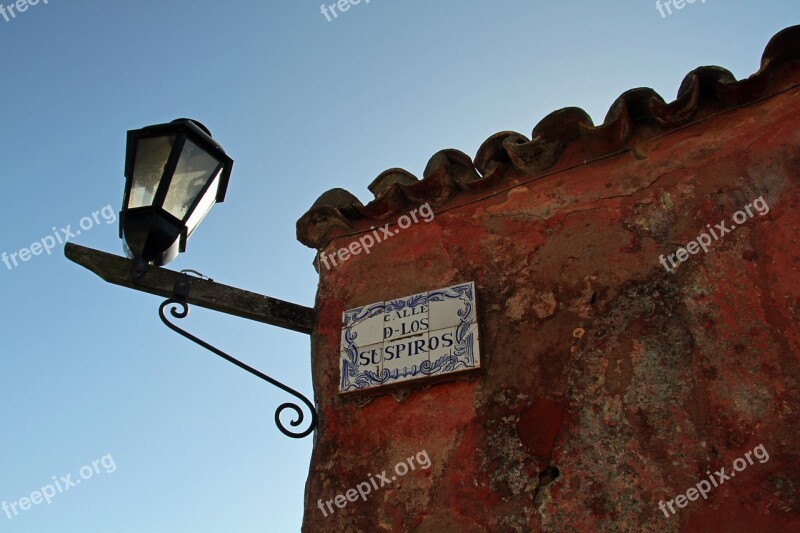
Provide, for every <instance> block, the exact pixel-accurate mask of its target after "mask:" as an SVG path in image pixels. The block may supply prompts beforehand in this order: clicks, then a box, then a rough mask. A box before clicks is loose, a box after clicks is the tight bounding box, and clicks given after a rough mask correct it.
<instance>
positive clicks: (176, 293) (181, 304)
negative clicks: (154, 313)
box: [158, 272, 319, 439]
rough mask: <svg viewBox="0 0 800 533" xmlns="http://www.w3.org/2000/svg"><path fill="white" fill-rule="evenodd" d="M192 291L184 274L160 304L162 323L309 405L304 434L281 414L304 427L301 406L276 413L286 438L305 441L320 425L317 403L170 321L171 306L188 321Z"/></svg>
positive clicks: (280, 408)
mask: <svg viewBox="0 0 800 533" xmlns="http://www.w3.org/2000/svg"><path fill="white" fill-rule="evenodd" d="M191 289H192V277H191V276H189V275H188V274H187V273H185V272H184V273H182V274H181V277H180V279H178V280H177V281H176V282H175V286H174V288H173V291H172V297H170V298H168V299H166V300H165V301H164V302H163V303H162V304H161V306H160V307H159V308H158V315H159V317H161V321H162V322H163V323H164V324H165V325H166V326H167V327H168V328H169V329H171V330H172V331H174V332H176V333H178V334H179V335H181V336H182V337H185V338H187V339H189V340H190V341H192V342H194V343H195V344H198V345H200V346H202V347H203V348H205V349H206V350H208V351H210V352H212V353H214V354H216V355H218V356H220V357H222V358H223V359H225V360H226V361H228V362H230V363H233V364H234V365H236V366H238V367H239V368H241V369H243V370H247V371H248V372H250V373H251V374H253V375H254V376H257V377H259V378H261V379H263V380H264V381H266V382H268V383H271V384H272V385H274V386H276V387H278V388H279V389H281V390H283V391H286V392H288V393H289V394H291V395H292V396H294V397H296V398H298V399H299V400H301V401H302V402H303V403H304V404H305V405H306V407H307V408H308V410H309V412H310V413H311V423H310V424H309V426H308V428H307V429H305V430H303V431H297V432H296V431H292V430H291V429H288V428H287V427H286V426H284V424H283V421H282V420H281V414H282V413H283V411H285V410H286V409H291V410H293V411H294V412H295V413H296V414H297V418H295V419H294V420H292V421H291V422H290V423H289V424H290V425H291V426H292V427H294V428H296V427H298V426H300V425H301V424H303V421H304V420H305V414H304V413H303V410H302V409H301V408H300V406H299V405H298V404H296V403H292V402H286V403H282V404H281V405H279V406H278V408H277V409H276V410H275V425H277V426H278V429H279V430H281V432H282V433H283V434H284V435H286V436H287V437H292V438H293V439H302V438H303V437H306V436H308V435H309V434H310V433H311V432H312V431H314V429H316V427H317V422H318V421H319V418H318V416H317V410H316V409H315V407H314V404H312V403H311V401H309V399H308V398H306V397H305V396H304V395H303V394H301V393H299V392H298V391H296V390H294V389H293V388H291V387H288V386H287V385H284V384H283V383H281V382H280V381H278V380H276V379H273V378H271V377H269V376H268V375H266V374H264V373H263V372H261V371H259V370H256V369H255V368H253V367H251V366H249V365H247V364H245V363H243V362H241V361H239V360H238V359H236V358H234V357H231V356H230V355H228V354H227V353H225V352H223V351H222V350H220V349H219V348H216V347H214V346H212V345H210V344H208V343H207V342H205V341H203V340H201V339H199V338H197V337H195V336H194V335H192V334H191V333H189V332H187V331H185V330H183V329H181V328H180V327H178V326H176V325H175V324H173V323H172V322H170V321H169V319H168V318H167V316H166V314H165V312H164V311H165V309H166V308H167V307H170V306H171V307H170V309H169V313H170V315H172V317H173V318H176V319H179V320H180V319H184V318H186V317H187V316H188V315H189V304H188V299H189V292H190V291H191Z"/></svg>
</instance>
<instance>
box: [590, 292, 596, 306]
mask: <svg viewBox="0 0 800 533" xmlns="http://www.w3.org/2000/svg"><path fill="white" fill-rule="evenodd" d="M596 301H597V291H594V292H593V293H592V299H591V300H589V303H590V304H592V305H594V303H595V302H596Z"/></svg>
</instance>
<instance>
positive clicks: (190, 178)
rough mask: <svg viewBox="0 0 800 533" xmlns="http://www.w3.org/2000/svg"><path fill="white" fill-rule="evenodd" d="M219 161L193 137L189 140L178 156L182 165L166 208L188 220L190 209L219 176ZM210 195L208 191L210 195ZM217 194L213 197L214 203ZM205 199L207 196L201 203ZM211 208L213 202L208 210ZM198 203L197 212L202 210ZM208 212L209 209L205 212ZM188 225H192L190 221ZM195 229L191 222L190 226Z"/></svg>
mask: <svg viewBox="0 0 800 533" xmlns="http://www.w3.org/2000/svg"><path fill="white" fill-rule="evenodd" d="M218 167H219V161H218V160H217V159H216V158H214V157H213V156H211V155H209V154H208V152H206V151H205V150H203V149H202V148H200V147H199V146H197V145H196V144H195V143H194V142H192V141H191V140H190V139H186V143H185V144H184V146H183V151H182V152H181V156H180V158H179V159H178V166H177V168H176V169H175V174H174V175H173V176H172V182H171V183H170V185H169V191H168V192H167V197H166V198H165V200H164V209H165V210H166V211H167V212H168V213H170V214H171V215H173V216H175V217H176V218H178V219H179V220H184V219H185V218H186V215H187V214H188V213H189V209H191V207H192V206H193V205H194V204H195V202H196V201H197V199H198V198H199V196H200V195H201V193H202V191H203V189H204V188H205V186H206V185H207V184H208V182H209V180H210V179H212V178H214V177H216V174H217V173H216V172H215V171H216V170H217V168H218ZM206 196H208V194H206ZM215 198H216V193H215V194H214V195H212V196H211V203H212V204H213V201H214V199H215ZM204 202H205V197H204V198H203V200H202V201H201V203H204ZM210 207H211V205H209V206H208V207H206V208H205V211H208V209H209V208H210ZM200 210H201V206H199V205H198V207H197V209H196V211H200ZM203 215H205V212H203V213H202V214H201V217H200V218H201V219H202V216H203ZM187 225H188V224H187ZM188 226H189V229H190V230H191V225H188Z"/></svg>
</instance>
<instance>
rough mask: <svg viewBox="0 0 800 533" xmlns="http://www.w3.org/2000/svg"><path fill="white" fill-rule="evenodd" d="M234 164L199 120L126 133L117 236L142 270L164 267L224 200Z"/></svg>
mask: <svg viewBox="0 0 800 533" xmlns="http://www.w3.org/2000/svg"><path fill="white" fill-rule="evenodd" d="M232 167H233V160H232V159H231V158H230V157H228V156H227V155H225V151H224V150H223V149H222V147H221V146H220V145H219V144H217V143H216V142H215V141H214V139H212V138H211V132H209V131H208V129H207V128H206V127H205V126H203V125H202V124H200V123H199V122H197V121H194V120H189V119H178V120H173V121H172V122H170V123H168V124H157V125H155V126H148V127H146V128H142V129H139V130H131V131H129V132H128V148H127V154H126V157H125V197H124V201H123V205H122V212H121V213H120V224H119V233H120V237H121V238H122V239H123V246H124V249H125V253H126V255H127V256H128V257H130V258H132V259H134V260H136V261H138V263H139V264H138V267H137V268H138V270H139V271H141V270H142V269H145V268H146V265H148V264H154V265H157V266H160V265H165V264H167V263H169V262H170V261H172V260H173V259H175V257H176V256H177V255H178V253H179V252H184V251H186V241H187V239H188V238H189V237H190V236H191V234H192V233H193V232H194V230H195V229H196V228H197V226H198V224H200V222H201V221H202V220H203V218H204V217H205V216H206V214H207V213H208V211H209V210H210V209H211V207H212V206H213V205H214V203H215V202H222V201H223V200H224V199H225V192H226V191H227V189H228V180H229V179H230V175H231V168H232Z"/></svg>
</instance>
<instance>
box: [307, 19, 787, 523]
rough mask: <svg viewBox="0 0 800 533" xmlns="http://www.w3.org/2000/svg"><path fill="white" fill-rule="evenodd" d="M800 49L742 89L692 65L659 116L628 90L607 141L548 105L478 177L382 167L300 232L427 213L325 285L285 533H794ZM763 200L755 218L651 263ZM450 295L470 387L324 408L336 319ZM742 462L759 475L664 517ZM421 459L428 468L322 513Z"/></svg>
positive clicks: (644, 97)
mask: <svg viewBox="0 0 800 533" xmlns="http://www.w3.org/2000/svg"><path fill="white" fill-rule="evenodd" d="M797 33H798V32H797V30H790V31H788V32H785V33H784V34H782V35H780V36H779V37H776V40H774V41H773V43H771V45H770V47H768V49H767V52H765V61H764V66H763V68H762V71H761V72H760V73H759V74H758V75H757V76H755V77H753V78H751V79H750V80H745V81H743V82H739V83H735V82H733V81H732V80H731V79H730V77H729V76H727V75H726V74H725V73H724V71H721V70H720V69H717V70H715V69H704V70H700V71H697V72H695V73H693V74H692V75H690V76H688V77H687V80H686V82H685V83H684V87H682V90H681V94H680V95H679V98H678V100H677V101H676V102H675V103H673V104H669V105H667V104H663V102H659V100H660V99H658V98H657V97H654V96H653V93H650V92H647V91H643V92H642V91H635V92H633V93H630V94H627V95H623V97H622V98H621V99H620V100H619V101H618V102H617V103H616V104H615V106H614V107H613V108H612V111H611V112H610V113H609V117H608V118H607V120H606V123H605V124H604V125H603V126H599V127H597V128H595V127H593V126H591V125H590V124H589V123H588V118H587V117H585V116H583V115H581V113H580V112H579V111H578V110H564V111H562V112H559V113H556V114H554V115H553V116H551V117H548V119H545V121H543V122H542V123H541V124H540V125H539V126H537V129H538V138H537V139H534V141H533V142H531V141H528V139H527V138H525V137H523V136H521V135H518V134H511V133H503V134H498V135H496V136H494V137H492V138H491V139H490V140H489V141H487V143H486V144H485V145H484V147H482V148H481V152H480V153H479V154H478V156H477V157H476V158H475V161H474V166H473V162H472V161H471V160H469V158H467V157H466V156H463V154H460V153H458V152H455V151H447V152H443V153H440V154H437V156H435V157H434V159H432V161H431V164H430V165H429V168H428V169H427V170H426V175H425V179H424V180H422V181H419V182H417V181H416V180H415V179H411V178H409V176H408V175H406V174H405V173H403V172H402V171H398V170H392V171H389V172H387V173H385V175H382V176H381V177H379V179H378V180H376V182H375V183H373V185H372V189H373V192H376V194H377V199H376V200H375V201H374V202H373V203H371V204H370V205H368V206H361V205H360V204H358V203H357V202H353V201H351V200H352V199H351V198H349V197H347V195H346V193H343V192H341V191H334V192H332V193H329V194H328V195H327V196H325V197H323V198H321V201H320V202H318V204H317V205H315V207H314V208H312V210H311V211H310V212H309V213H307V214H306V216H304V218H303V219H301V221H300V222H299V223H298V234H299V236H300V238H301V240H303V241H304V242H306V243H307V244H310V245H313V246H315V247H318V248H320V249H323V250H325V251H328V252H330V251H334V250H336V249H338V248H341V247H344V246H347V245H348V244H349V243H350V242H352V241H353V240H355V239H357V238H358V236H359V234H358V232H360V231H369V227H370V226H376V225H382V224H384V223H386V222H393V221H395V220H396V219H397V217H398V216H399V215H401V214H403V213H405V212H408V211H409V210H410V209H412V208H413V207H414V206H415V205H419V204H420V203H423V202H425V201H429V202H430V204H431V205H432V206H433V207H434V210H435V213H436V215H435V219H434V220H433V221H432V222H430V223H418V224H415V225H412V226H411V227H410V228H408V229H405V230H403V232H402V233H401V234H398V235H397V236H395V237H393V238H392V239H389V240H387V241H385V242H383V243H380V244H377V245H376V246H375V247H374V248H373V249H372V251H371V253H370V254H369V255H364V254H361V255H358V256H355V257H352V258H350V259H349V260H347V261H346V262H344V263H343V264H341V265H339V266H336V267H335V268H333V269H331V270H326V269H325V268H324V267H323V268H322V269H321V278H320V285H319V291H318V295H317V304H316V305H317V311H318V325H317V329H316V332H315V334H314V335H313V372H314V385H315V393H316V399H317V402H318V405H319V415H320V427H319V431H318V434H317V437H316V442H315V448H314V453H313V458H312V464H311V468H310V472H309V478H308V483H307V495H306V515H305V521H304V531H307V532H331V531H367V532H375V531H416V532H439V531H442V532H444V531H457V532H478V531H519V532H527V531H792V530H795V531H796V530H800V444H798V441H797V436H798V428H800V410H799V408H798V405H800V402H799V401H798V400H799V399H800V330H799V328H798V307H800V272H799V271H798V269H799V268H800V248H798V244H799V243H798V236H797V232H798V229H800V209H799V208H800V206H798V198H799V197H800V196H799V195H798V192H800V157H799V155H800V154H799V152H798V147H800V98H798V96H799V95H800V89H799V88H798V87H796V86H795V85H797V84H798V83H800V70H799V69H798V65H800V62H798V59H797V57H798V56H800V54H798V48H799V47H798V45H797V44H796V43H798V42H800V39H798V36H797ZM653 98H655V100H653ZM534 134H535V135H534V137H537V135H536V134H537V131H536V130H535V131H534ZM478 171H479V172H480V174H478ZM760 197H761V198H763V202H765V203H766V205H768V207H769V212H768V213H766V214H764V215H763V216H762V215H759V214H758V213H757V212H756V211H755V209H754V208H752V209H751V211H752V212H753V216H752V218H751V217H748V220H747V221H745V222H743V223H742V224H736V226H737V227H736V229H735V230H733V231H731V232H730V233H728V234H726V235H724V236H722V237H720V238H719V240H717V241H715V242H713V243H712V244H711V245H710V246H709V247H708V252H706V253H704V252H703V251H700V252H699V253H698V254H696V255H691V256H690V257H689V258H688V259H687V260H686V261H685V262H684V263H683V264H681V266H680V267H679V268H678V269H677V271H675V272H667V271H666V270H665V268H664V267H663V266H662V265H661V264H660V263H659V256H660V255H661V254H665V255H666V254H669V253H673V252H675V250H676V249H677V248H678V247H680V246H685V245H686V243H688V242H690V241H691V240H693V239H695V238H696V237H697V236H698V235H699V234H700V233H701V232H703V231H706V230H707V229H708V226H707V225H711V227H712V228H713V227H714V225H716V224H718V223H720V221H723V220H725V221H726V223H727V226H728V227H730V225H731V218H732V216H733V215H734V213H735V212H736V211H737V210H740V209H743V208H744V207H745V205H747V204H752V203H753V201H754V200H756V199H757V198H760ZM343 198H344V199H346V200H347V201H346V202H345V201H343V200H342V199H343ZM337 202H338V203H337ZM348 202H350V204H348ZM759 205H762V206H763V205H764V204H763V203H760V204H759ZM348 233H356V234H354V235H345V234H348ZM464 281H475V283H476V287H477V295H478V303H479V307H478V319H479V323H480V332H481V359H482V369H481V371H480V372H479V373H477V374H473V375H470V376H467V377H461V378H457V379H454V380H452V381H448V382H444V383H437V384H428V383H426V382H424V381H422V382H413V383H408V384H405V385H400V386H397V387H395V388H394V389H392V390H390V391H389V393H384V392H381V391H373V392H362V393H355V394H352V395H347V396H341V395H339V394H338V392H337V383H338V380H339V370H338V361H339V342H340V334H341V326H342V324H341V315H342V312H343V311H344V310H346V309H350V308H352V307H356V306H359V305H363V304H368V303H372V302H378V301H382V300H386V299H390V298H395V297H402V296H406V295H410V294H414V293H417V292H422V291H427V290H431V289H436V288H439V287H445V286H448V285H452V284H455V283H458V282H464ZM759 444H763V449H764V450H766V451H767V452H768V454H769V459H768V460H767V461H765V462H760V461H759V460H755V461H753V464H752V465H750V464H748V465H747V467H746V468H745V469H743V470H742V471H739V472H736V475H735V477H731V478H730V479H729V480H727V481H725V482H724V484H722V485H720V486H718V487H714V488H713V489H712V490H710V491H709V492H708V494H707V497H708V499H707V500H705V499H703V498H698V499H697V500H696V501H689V502H688V504H686V505H685V506H684V507H682V508H681V507H678V506H677V505H676V504H675V505H674V508H675V509H676V513H675V514H671V513H670V516H669V518H667V517H666V516H665V515H664V512H663V511H662V510H660V509H659V501H664V502H666V501H669V500H674V498H675V497H676V496H677V495H679V494H681V493H683V494H685V493H686V492H687V489H690V488H691V487H694V486H696V485H697V483H698V482H700V481H701V480H704V479H708V478H709V475H707V474H706V472H707V471H712V472H713V471H718V470H719V469H720V468H722V467H725V468H726V472H727V473H728V475H730V473H731V471H732V467H731V465H732V463H733V462H734V461H735V460H736V459H737V458H740V457H741V458H744V457H745V454H746V453H747V452H752V450H753V449H754V448H755V447H756V446H758V445H759ZM422 450H425V452H426V453H427V456H428V457H429V458H430V467H429V468H427V469H422V468H417V469H415V470H413V471H410V472H409V473H408V474H406V475H404V476H398V477H397V479H396V480H395V481H393V482H392V483H391V484H389V485H388V486H384V487H380V488H378V489H371V493H370V494H369V495H368V496H367V499H366V501H364V500H363V499H361V498H359V499H358V500H357V501H355V502H348V503H347V505H346V507H344V508H343V509H339V508H336V507H334V508H335V512H334V513H332V514H331V513H328V516H324V515H323V512H322V511H321V510H320V509H319V508H318V500H320V499H322V500H323V501H326V500H330V499H332V498H334V497H335V496H336V495H337V494H343V495H344V494H345V493H346V491H347V490H348V489H351V488H355V487H356V486H357V485H358V484H359V483H361V482H364V481H367V480H368V479H369V477H370V476H374V475H375V474H376V473H380V472H382V471H383V470H386V471H387V472H389V473H391V470H392V468H393V467H394V466H395V464H397V463H399V462H401V461H404V460H405V459H406V458H408V457H410V456H416V454H418V452H420V451H422ZM750 457H751V459H752V458H753V455H752V453H751V456H750ZM737 464H741V463H737ZM556 469H557V470H556ZM715 481H716V477H715ZM378 484H380V483H378Z"/></svg>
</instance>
